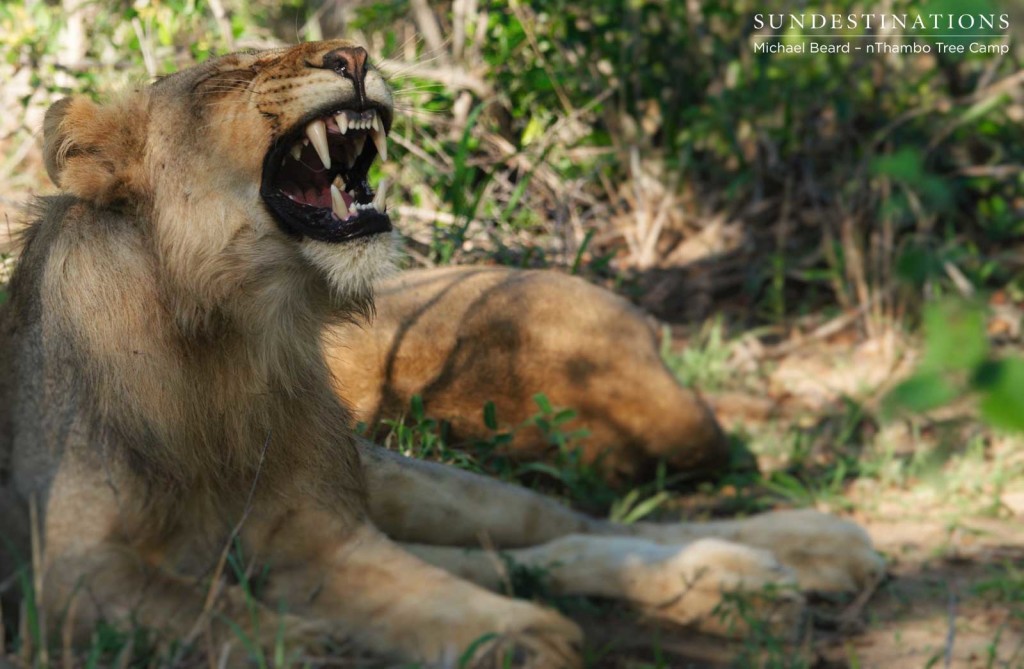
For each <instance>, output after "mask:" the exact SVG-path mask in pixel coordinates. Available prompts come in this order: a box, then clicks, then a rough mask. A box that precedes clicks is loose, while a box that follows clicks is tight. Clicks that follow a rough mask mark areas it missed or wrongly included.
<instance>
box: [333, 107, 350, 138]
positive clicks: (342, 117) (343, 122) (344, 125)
mask: <svg viewBox="0 0 1024 669" xmlns="http://www.w3.org/2000/svg"><path fill="white" fill-rule="evenodd" d="M334 120H335V121H337V122H338V129H339V130H341V134H343V135H345V134H347V133H348V114H347V113H345V112H341V113H340V114H338V115H337V116H335V117H334Z"/></svg>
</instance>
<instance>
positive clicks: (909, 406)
mask: <svg viewBox="0 0 1024 669" xmlns="http://www.w3.org/2000/svg"><path fill="white" fill-rule="evenodd" d="M956 396H957V391H956V389H955V388H954V387H953V385H952V384H951V383H950V382H949V380H948V379H947V378H946V377H945V376H944V375H943V374H942V372H938V371H920V372H918V373H916V374H914V375H913V376H911V377H910V378H909V379H907V380H906V381H904V382H902V383H900V384H899V385H897V386H896V387H895V388H893V389H892V391H890V393H889V394H888V396H887V397H886V398H885V402H884V404H885V411H886V413H889V414H891V413H893V412H899V411H907V410H909V411H914V412H921V411H930V410H932V409H935V408H937V407H940V406H942V405H943V404H948V403H949V402H952V401H953V400H954V399H955V398H956Z"/></svg>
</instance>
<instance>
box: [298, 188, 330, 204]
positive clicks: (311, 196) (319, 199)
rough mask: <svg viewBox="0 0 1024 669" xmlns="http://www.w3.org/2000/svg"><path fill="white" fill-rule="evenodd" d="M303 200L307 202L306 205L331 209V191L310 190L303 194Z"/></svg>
mask: <svg viewBox="0 0 1024 669" xmlns="http://www.w3.org/2000/svg"><path fill="white" fill-rule="evenodd" d="M302 199H303V200H305V201H306V204H311V205H313V206H314V207H326V208H327V209H330V208H331V191H329V190H327V189H324V190H317V189H316V188H310V189H308V190H306V192H304V193H303V194H302Z"/></svg>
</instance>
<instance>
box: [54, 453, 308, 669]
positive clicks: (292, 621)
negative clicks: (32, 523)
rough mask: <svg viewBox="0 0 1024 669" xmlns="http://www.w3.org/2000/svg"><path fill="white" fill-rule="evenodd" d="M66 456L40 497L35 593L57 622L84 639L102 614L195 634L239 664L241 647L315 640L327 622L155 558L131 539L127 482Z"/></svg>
mask: <svg viewBox="0 0 1024 669" xmlns="http://www.w3.org/2000/svg"><path fill="white" fill-rule="evenodd" d="M68 460H69V461H71V460H73V456H69V458H68ZM65 465H66V466H64V467H62V469H61V470H60V473H59V474H58V476H57V479H56V480H55V482H54V484H53V487H52V489H51V493H50V496H49V499H48V500H47V504H46V517H45V524H44V526H43V530H42V536H43V547H44V550H43V555H42V562H41V567H42V573H43V578H42V583H41V587H42V592H41V593H37V596H39V599H40V602H41V604H42V610H43V611H44V612H45V614H46V615H47V616H48V617H49V619H50V620H51V621H54V622H57V621H61V622H60V629H68V630H70V631H71V632H73V635H74V636H75V638H76V639H80V640H83V641H84V640H87V639H89V638H90V637H92V636H93V635H94V634H95V633H96V628H97V625H98V624H100V623H101V622H103V623H106V624H109V625H112V626H113V627H115V628H118V629H122V630H124V631H129V630H133V629H136V628H144V629H146V630H148V631H149V632H151V633H153V634H154V636H155V638H156V639H157V640H158V641H160V642H161V643H166V644H171V643H173V644H196V645H198V646H199V647H201V648H203V649H205V650H209V651H210V652H211V653H212V654H214V655H216V656H223V657H227V658H228V659H229V661H230V662H232V663H233V664H232V666H242V665H241V664H240V663H244V662H245V661H246V660H247V656H248V650H255V649H256V648H259V649H262V650H263V651H264V652H268V653H270V652H273V651H274V650H276V649H275V647H274V646H275V645H276V643H277V642H278V640H280V641H281V642H283V643H284V645H285V647H286V648H287V649H288V650H289V651H301V650H303V649H306V650H308V649H309V648H311V647H315V646H319V645H321V644H322V641H323V640H324V639H325V638H326V633H325V630H326V628H325V627H324V626H322V625H319V624H318V623H316V622H315V621H308V620H302V619H300V618H297V617H295V616H291V615H287V614H282V613H278V612H277V611H274V610H272V609H270V608H268V607H265V606H263V605H262V604H260V603H259V602H255V601H253V600H252V599H251V597H249V596H247V595H246V594H245V593H244V592H243V591H242V590H241V588H239V587H238V586H227V587H224V588H219V589H216V590H211V587H212V586H208V585H205V584H204V583H203V582H201V581H200V580H197V579H192V578H187V577H184V576H182V575H180V574H178V573H175V572H174V571H172V570H171V569H169V568H167V566H166V565H164V564H162V557H163V556H162V554H161V551H162V549H163V548H164V547H165V545H161V544H159V543H151V544H150V545H149V546H148V548H147V549H140V547H139V546H138V545H134V544H133V543H131V541H130V540H131V539H133V538H137V537H134V536H133V534H132V533H130V532H126V531H125V530H124V528H125V526H126V525H127V526H132V527H138V526H139V524H138V523H136V522H133V521H132V517H133V516H134V514H135V513H136V511H137V508H138V505H137V504H136V503H134V502H133V501H132V500H130V499H129V498H127V497H120V498H119V497H118V492H117V491H119V490H120V491H121V494H122V495H124V494H125V492H126V491H127V490H128V489H129V488H130V485H129V484H128V483H127V482H126V481H124V480H121V481H118V482H117V484H115V483H113V482H112V481H111V480H110V479H109V478H107V475H106V474H103V473H100V472H96V471H92V470H89V469H88V468H87V467H83V466H80V463H78V462H67V463H65ZM55 627H56V626H54V627H51V628H50V629H54V628H55ZM225 646H228V647H229V648H227V649H226V648H225ZM225 650H228V651H230V652H229V653H228V654H227V655H224V652H225Z"/></svg>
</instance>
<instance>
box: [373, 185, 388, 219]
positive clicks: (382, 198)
mask: <svg viewBox="0 0 1024 669" xmlns="http://www.w3.org/2000/svg"><path fill="white" fill-rule="evenodd" d="M387 206H388V180H387V179H381V180H380V185H379V186H377V194H376V195H374V196H373V208H374V209H376V210H377V211H379V212H381V213H384V210H385V209H386V208H387Z"/></svg>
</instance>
